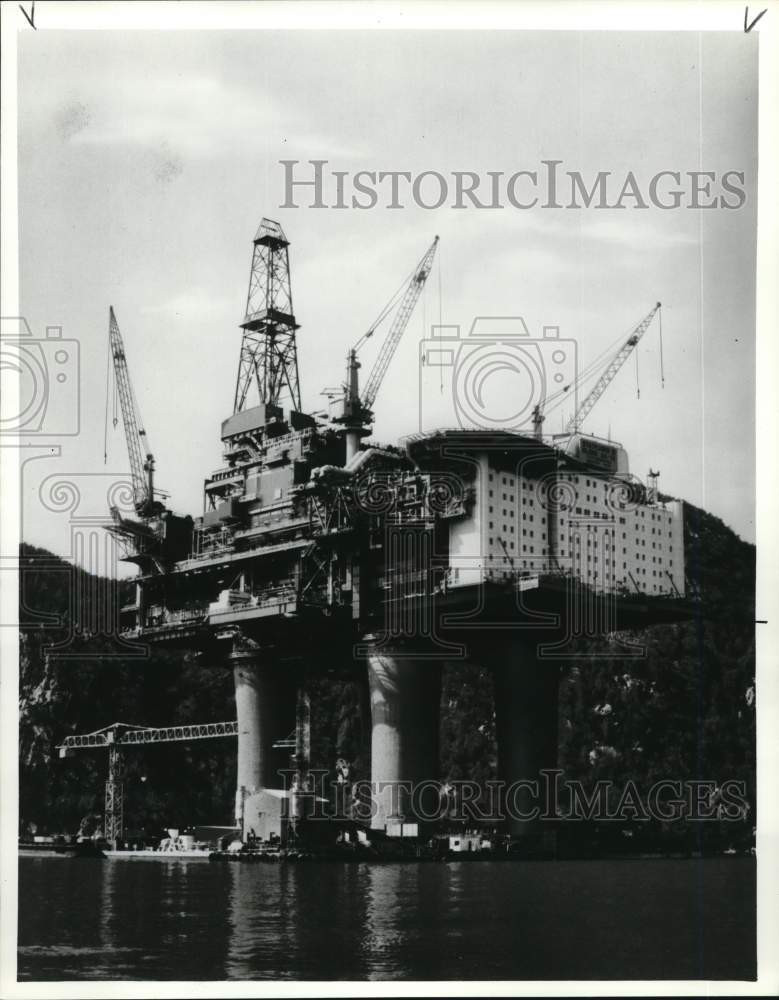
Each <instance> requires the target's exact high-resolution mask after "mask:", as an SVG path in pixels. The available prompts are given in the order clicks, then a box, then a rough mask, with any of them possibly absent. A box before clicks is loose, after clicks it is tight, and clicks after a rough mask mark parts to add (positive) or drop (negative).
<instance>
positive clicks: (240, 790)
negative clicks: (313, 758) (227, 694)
mask: <svg viewBox="0 0 779 1000" xmlns="http://www.w3.org/2000/svg"><path fill="white" fill-rule="evenodd" d="M231 661H232V664H233V678H234V682H235V709H236V718H237V720H238V769H237V776H236V793H235V822H236V825H238V826H242V823H243V813H244V801H245V799H246V797H247V796H249V795H253V794H255V793H256V792H259V791H261V790H262V789H264V788H280V787H281V785H282V778H281V777H280V776H279V774H278V769H279V768H280V767H288V766H289V761H288V760H286V759H285V758H284V756H283V755H280V754H279V753H278V751H275V750H273V743H274V742H275V741H276V740H278V739H281V738H283V737H285V736H288V735H289V732H290V729H291V726H292V723H293V721H294V694H293V693H292V692H291V691H290V690H289V684H288V683H285V682H284V680H283V679H282V677H281V676H280V672H279V670H278V669H277V668H276V666H275V664H270V663H268V662H267V661H264V658H263V656H262V654H261V653H260V654H258V653H234V654H233V655H232V656H231Z"/></svg>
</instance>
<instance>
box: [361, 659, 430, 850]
mask: <svg viewBox="0 0 779 1000" xmlns="http://www.w3.org/2000/svg"><path fill="white" fill-rule="evenodd" d="M367 659H368V687H369V691H370V702H371V782H372V785H373V794H374V797H375V802H376V805H377V807H378V808H377V812H376V815H375V816H374V817H373V818H372V820H371V827H372V828H373V829H379V830H381V829H384V828H385V827H386V825H387V824H388V823H395V822H400V821H401V820H403V819H404V820H405V821H406V822H412V823H413V822H416V821H417V820H418V819H420V818H423V817H419V816H417V815H415V813H414V809H413V804H414V795H413V793H412V791H411V790H410V789H409V788H404V785H406V784H408V785H410V786H411V787H412V788H413V786H415V785H418V784H419V783H421V782H423V781H437V780H438V777H439V774H438V722H439V709H440V699H441V667H440V663H437V662H434V661H426V660H424V659H413V658H410V657H405V656H401V655H397V654H396V653H388V652H383V651H381V650H379V649H376V650H375V651H372V652H370V653H369V654H368V658H367ZM382 788H384V789H385V790H384V791H382ZM432 798H434V796H433V795H431V793H430V792H428V793H427V794H426V796H425V800H426V801H425V809H428V808H429V806H428V802H429V800H430V799H432Z"/></svg>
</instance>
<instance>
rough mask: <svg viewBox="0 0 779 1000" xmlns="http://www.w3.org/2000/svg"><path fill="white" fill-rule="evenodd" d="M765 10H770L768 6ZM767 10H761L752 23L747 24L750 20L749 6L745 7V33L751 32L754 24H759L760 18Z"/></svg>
mask: <svg viewBox="0 0 779 1000" xmlns="http://www.w3.org/2000/svg"><path fill="white" fill-rule="evenodd" d="M765 10H768V8H767V7H766V9H765ZM765 10H761V11H760V13H759V14H758V15H757V17H756V18H755V19H754V21H753V22H752V23H751V24H747V21H748V20H749V7H745V8H744V33H745V34H749V32H750V31H751V30H752V29H753V28H754V26H755V25H756V24H757V22H758V21H759V20H760V18H761V17H762V16H763V14H765Z"/></svg>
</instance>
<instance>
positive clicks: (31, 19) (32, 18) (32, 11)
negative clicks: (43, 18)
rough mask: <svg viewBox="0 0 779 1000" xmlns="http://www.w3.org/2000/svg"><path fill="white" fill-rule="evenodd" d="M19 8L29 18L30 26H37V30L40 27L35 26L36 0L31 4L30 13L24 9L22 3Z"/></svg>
mask: <svg viewBox="0 0 779 1000" xmlns="http://www.w3.org/2000/svg"><path fill="white" fill-rule="evenodd" d="M19 10H20V11H21V12H22V14H24V16H25V17H26V18H27V21H28V23H29V25H30V27H31V28H35V30H36V31H37V30H38V29H37V28H36V27H35V0H32V3H31V4H30V13H29V14H28V13H27V11H26V10H25V9H24V7H22V5H21V4H19Z"/></svg>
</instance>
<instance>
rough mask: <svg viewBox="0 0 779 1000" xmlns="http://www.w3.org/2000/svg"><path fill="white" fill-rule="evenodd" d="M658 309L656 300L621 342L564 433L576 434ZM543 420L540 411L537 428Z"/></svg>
mask: <svg viewBox="0 0 779 1000" xmlns="http://www.w3.org/2000/svg"><path fill="white" fill-rule="evenodd" d="M659 309H660V303H659V302H657V303H656V304H655V306H654V308H653V309H652V311H651V312H650V313H648V314H647V315H646V316H645V317H644V318H643V319H642V320H641V322H640V323H639V324H638V326H637V327H636V328H635V330H633V331H632V333H631V334H630V336H629V337H628V339H627V340H626V341H625V342H624V344H622V346H621V347H620V348H619V350H618V351H617V353H616V354H615V355H614V357H613V358H612V359H611V361H610V362H609V364H608V365H607V367H606V369H605V371H604V372H603V374H602V375H601V376H600V378H599V379H598V381H597V382H596V383H595V385H594V386H593V387H592V389H591V390H590V392H589V393H588V394H587V396H586V397H585V399H584V401H583V402H582V403H581V404H580V405H579V406H578V407H577V409H576V412H575V413H574V414H573V416H572V417H571V419H570V420H569V421H568V424H567V426H566V428H565V433H566V434H576V433H577V431H578V430H579V428H580V427H581V425H582V423H583V422H584V420H585V419H586V418H587V416H588V414H589V413H590V411H591V410H592V408H593V406H595V404H596V403H597V402H598V400H599V399H600V398H601V396H602V395H603V393H604V392H605V391H606V389H608V387H609V385H610V384H611V382H612V380H613V379H614V376H615V375H616V374H617V372H618V371H619V370H620V368H621V367H622V366H623V365H624V363H625V362H626V361H627V359H628V357H629V355H630V354H631V353H632V351H633V348H634V347H635V346H636V345H637V344H638V342H639V341H640V340H641V338H642V337H643V336H644V334H645V333H646V331H647V329H648V328H649V325H650V324H651V322H652V320H653V319H654V316H655V313H656V312H657V311H658V310H659ZM541 420H543V417H541V415H540V412H537V413H536V415H535V421H536V426H537V428H538V427H540V422H541Z"/></svg>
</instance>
